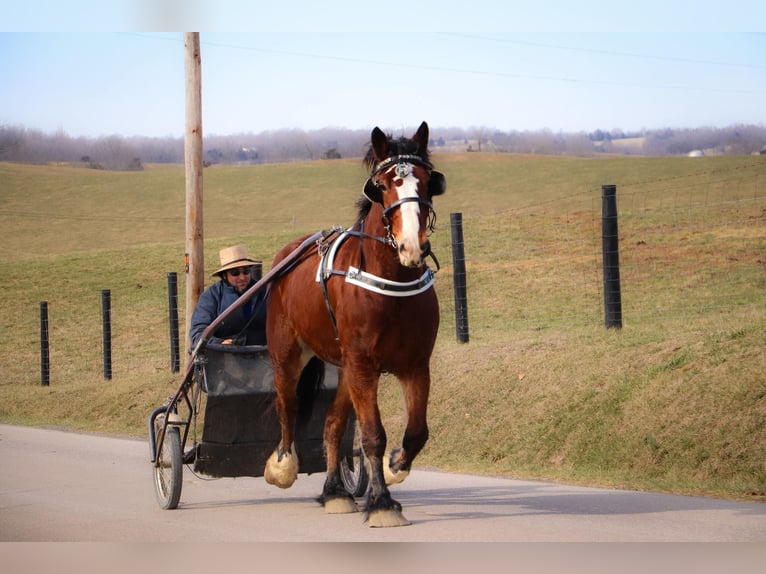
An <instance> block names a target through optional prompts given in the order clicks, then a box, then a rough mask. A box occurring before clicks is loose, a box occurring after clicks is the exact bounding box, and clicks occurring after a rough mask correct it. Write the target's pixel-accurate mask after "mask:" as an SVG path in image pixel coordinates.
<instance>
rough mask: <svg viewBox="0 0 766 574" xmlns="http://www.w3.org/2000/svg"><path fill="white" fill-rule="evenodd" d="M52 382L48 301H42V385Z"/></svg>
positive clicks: (45, 385)
mask: <svg viewBox="0 0 766 574" xmlns="http://www.w3.org/2000/svg"><path fill="white" fill-rule="evenodd" d="M50 384H51V354H50V340H49V339H48V302H47V301H40V385H41V386H43V387H47V386H49V385H50Z"/></svg>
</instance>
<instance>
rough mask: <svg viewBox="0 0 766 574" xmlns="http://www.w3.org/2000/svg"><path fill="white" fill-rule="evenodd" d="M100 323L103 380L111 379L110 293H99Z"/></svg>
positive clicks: (106, 290) (107, 291) (105, 291)
mask: <svg viewBox="0 0 766 574" xmlns="http://www.w3.org/2000/svg"><path fill="white" fill-rule="evenodd" d="M101 322H102V324H103V333H104V379H105V380H107V381H109V380H111V379H112V293H111V291H109V289H103V290H102V291H101Z"/></svg>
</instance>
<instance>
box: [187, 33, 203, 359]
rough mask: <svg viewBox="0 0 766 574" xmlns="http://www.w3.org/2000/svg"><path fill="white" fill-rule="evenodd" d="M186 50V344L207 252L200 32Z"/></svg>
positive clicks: (192, 35)
mask: <svg viewBox="0 0 766 574" xmlns="http://www.w3.org/2000/svg"><path fill="white" fill-rule="evenodd" d="M184 49H185V53H186V57H185V61H186V131H185V137H184V162H185V165H186V254H185V257H184V267H185V272H186V331H187V336H186V338H185V339H186V347H187V349H188V348H189V347H190V345H191V341H189V338H188V331H189V326H190V325H191V316H192V313H193V312H194V307H195V306H196V305H197V301H198V300H199V297H200V295H201V294H202V291H203V289H204V286H205V254H204V233H203V218H202V58H201V56H200V46H199V32H186V33H184Z"/></svg>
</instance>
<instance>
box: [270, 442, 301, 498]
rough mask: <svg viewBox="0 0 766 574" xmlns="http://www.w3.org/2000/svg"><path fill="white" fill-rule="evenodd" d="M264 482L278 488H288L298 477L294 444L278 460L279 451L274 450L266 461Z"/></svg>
mask: <svg viewBox="0 0 766 574" xmlns="http://www.w3.org/2000/svg"><path fill="white" fill-rule="evenodd" d="M263 478H264V479H266V482H268V483H269V484H273V485H274V486H278V487H279V488H290V487H291V486H292V485H293V483H294V482H295V481H296V480H297V479H298V457H297V456H296V455H295V445H290V450H289V451H288V452H286V453H284V454H283V455H282V460H279V452H278V450H275V451H274V452H272V453H271V456H270V457H269V460H267V461H266V468H265V469H264V471H263Z"/></svg>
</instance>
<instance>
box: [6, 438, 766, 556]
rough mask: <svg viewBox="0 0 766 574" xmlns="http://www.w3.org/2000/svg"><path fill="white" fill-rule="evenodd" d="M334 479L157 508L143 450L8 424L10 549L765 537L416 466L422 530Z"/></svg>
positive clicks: (721, 511)
mask: <svg viewBox="0 0 766 574" xmlns="http://www.w3.org/2000/svg"><path fill="white" fill-rule="evenodd" d="M322 481H323V475H322V474H314V475H311V476H307V475H300V477H299V479H298V481H297V482H296V483H295V485H294V486H293V487H292V488H290V489H288V490H279V489H277V488H275V487H272V486H269V485H267V484H266V483H265V482H264V481H263V479H262V478H236V479H231V478H226V479H219V480H207V479H204V478H200V477H195V476H194V475H193V474H192V473H191V471H190V470H189V469H188V468H185V469H184V481H183V491H182V495H181V504H180V506H179V508H178V509H176V510H172V511H167V510H162V509H160V508H159V506H158V505H157V503H156V501H155V498H154V490H153V485H152V468H151V464H150V462H149V447H148V444H147V443H146V442H144V441H138V440H131V439H123V438H115V437H104V436H95V435H87V434H76V433H70V432H63V431H57V430H47V429H39V428H26V427H17V426H10V425H0V542H7V541H40V542H51V541H86V542H104V541H106V542H158V541H170V542H172V541H185V542H195V541H199V542H203V541H204V542H215V541H235V542H236V541H241V542H244V541H254V542H258V541H260V542H268V541H292V542H296V541H317V542H320V541H342V542H349V541H368V542H373V541H375V542H377V541H408V542H412V541H425V542H428V541H431V542H451V541H461V542H467V541H496V542H527V541H534V542H537V541H543V542H545V541H549V542H551V541H553V542H608V541H621V542H636V541H641V542H667V541H675V542H679V541H684V542H712V541H734V542H746V541H756V542H766V504H762V503H750V502H732V501H724V500H716V499H707V498H697V497H685V496H671V495H665V494H652V493H639V492H631V491H619V490H607V489H595V488H584V487H579V486H566V485H561V484H551V483H545V482H531V481H522V480H508V479H501V478H489V477H480V476H473V475H459V474H447V473H441V472H432V471H425V470H421V469H416V470H415V471H414V472H413V473H412V474H411V476H410V477H409V478H408V479H407V481H406V482H405V483H403V484H401V485H397V486H396V487H394V489H393V491H392V492H393V493H394V496H395V497H396V498H397V499H398V500H399V501H400V502H401V503H402V505H403V507H404V514H405V516H406V517H407V518H408V519H409V520H410V521H411V522H412V525H410V526H406V527H401V528H387V529H374V528H369V527H367V526H366V525H364V524H363V518H362V515H361V514H352V515H325V514H324V512H323V510H322V509H321V507H319V506H318V505H317V503H316V502H314V497H315V496H316V495H317V494H318V493H319V491H320V490H321V486H322Z"/></svg>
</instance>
